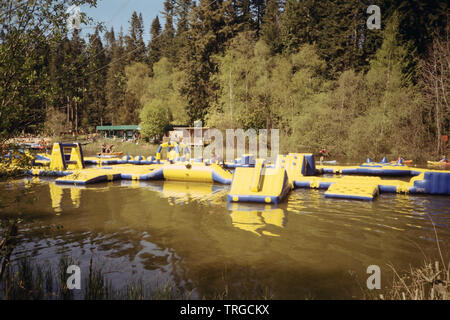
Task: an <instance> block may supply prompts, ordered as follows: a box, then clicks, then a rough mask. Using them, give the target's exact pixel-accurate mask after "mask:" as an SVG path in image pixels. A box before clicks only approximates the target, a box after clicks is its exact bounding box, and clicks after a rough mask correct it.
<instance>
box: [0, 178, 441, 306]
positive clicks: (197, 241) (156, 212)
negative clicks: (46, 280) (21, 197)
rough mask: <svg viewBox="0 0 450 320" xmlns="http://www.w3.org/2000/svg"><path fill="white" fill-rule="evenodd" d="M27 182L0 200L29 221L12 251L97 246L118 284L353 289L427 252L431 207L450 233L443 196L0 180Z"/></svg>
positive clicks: (216, 289)
mask: <svg viewBox="0 0 450 320" xmlns="http://www.w3.org/2000/svg"><path fill="white" fill-rule="evenodd" d="M30 184H31V185H32V189H33V191H32V194H33V199H34V201H24V202H19V203H17V204H15V205H13V206H6V207H3V208H1V209H0V217H5V216H13V215H14V214H15V213H17V212H20V213H21V216H22V218H23V219H24V221H25V222H24V224H23V225H22V227H21V229H22V233H21V239H20V240H21V242H20V245H19V246H18V247H17V249H16V251H15V256H14V258H15V259H19V258H20V257H25V256H26V257H32V258H34V259H35V261H47V260H48V261H50V262H52V261H57V260H58V259H59V257H60V255H62V254H69V255H71V256H73V257H75V259H77V261H79V262H80V266H81V268H82V270H86V268H87V267H88V264H89V260H90V258H91V257H93V259H94V260H95V261H98V263H99V264H100V265H101V266H102V267H103V268H104V271H105V272H106V273H107V274H108V276H109V278H110V279H111V281H112V284H113V285H115V286H123V285H125V284H126V283H127V281H129V280H130V279H132V280H139V279H143V280H145V281H146V282H148V283H150V284H151V283H155V284H156V283H158V282H161V281H171V282H173V283H174V284H175V285H176V286H177V287H178V288H181V289H183V290H186V291H189V292H192V295H191V296H192V297H193V298H202V297H205V296H206V297H216V298H220V297H221V296H226V297H228V298H261V297H271V298H275V299H279V298H285V299H305V298H325V299H327V298H334V299H336V298H352V297H355V298H360V297H361V294H362V290H361V286H362V285H364V284H365V280H366V278H367V276H368V275H367V274H366V268H367V267H368V266H369V265H373V264H375V265H379V266H380V267H381V270H382V273H383V272H386V273H388V272H389V268H388V267H387V264H388V263H392V264H394V265H396V266H398V267H399V268H407V267H408V265H409V264H418V263H421V261H422V260H423V258H424V255H423V253H424V254H426V255H434V253H435V251H436V250H435V248H436V239H435V234H434V229H433V226H432V223H431V221H430V219H432V221H433V222H434V224H435V226H436V230H437V232H438V234H439V240H440V244H441V247H442V248H443V250H447V249H448V241H449V240H450V228H449V226H450V206H449V201H448V197H439V196H436V197H431V196H409V195H384V194H383V195H381V196H380V197H379V198H378V199H377V200H375V201H373V202H360V201H348V200H335V199H326V198H324V197H323V192H321V191H317V190H295V191H293V192H292V193H291V194H290V196H289V198H288V200H287V201H286V202H285V203H283V204H282V205H279V206H269V205H255V204H240V203H239V204H227V202H226V193H227V192H228V187H227V186H219V185H213V184H204V183H184V182H170V181H165V182H164V181H156V182H139V181H120V182H114V183H105V184H99V185H95V186H92V187H74V186H59V185H56V184H55V183H54V182H53V181H52V180H42V179H36V178H35V179H30V180H28V179H27V180H20V181H15V182H13V183H4V184H1V185H0V189H1V192H2V193H3V194H9V195H11V196H13V195H14V193H15V192H18V190H19V189H20V188H30ZM422 252H423V253H422ZM447 252H448V250H447ZM382 279H385V280H382V281H383V283H382V284H383V285H388V277H387V276H386V277H385V278H382ZM225 292H226V294H225Z"/></svg>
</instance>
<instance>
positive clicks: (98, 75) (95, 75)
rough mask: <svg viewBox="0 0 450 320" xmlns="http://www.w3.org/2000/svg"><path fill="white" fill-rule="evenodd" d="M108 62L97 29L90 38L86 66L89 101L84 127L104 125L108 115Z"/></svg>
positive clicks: (92, 127)
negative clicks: (106, 92)
mask: <svg viewBox="0 0 450 320" xmlns="http://www.w3.org/2000/svg"><path fill="white" fill-rule="evenodd" d="M106 63H107V59H106V54H105V50H104V48H103V44H102V41H101V39H100V35H99V32H98V30H96V31H95V33H94V34H93V35H91V36H90V38H89V47H88V65H87V68H86V72H87V74H88V79H87V96H88V101H87V106H86V110H85V112H84V115H83V121H82V126H83V127H84V128H90V129H94V128H95V126H97V125H103V123H104V122H105V119H106V117H107V114H106V95H105V86H106V75H107V69H106V68H103V67H104V66H105V65H106ZM102 68H103V69H102Z"/></svg>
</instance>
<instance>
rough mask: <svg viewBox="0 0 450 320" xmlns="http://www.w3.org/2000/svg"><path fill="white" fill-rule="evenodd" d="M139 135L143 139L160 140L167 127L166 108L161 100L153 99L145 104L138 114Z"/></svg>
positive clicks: (167, 116)
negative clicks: (139, 120)
mask: <svg viewBox="0 0 450 320" xmlns="http://www.w3.org/2000/svg"><path fill="white" fill-rule="evenodd" d="M140 117H141V124H140V127H141V133H142V136H143V137H144V138H153V137H156V138H158V139H160V138H161V137H162V135H163V134H164V130H165V129H166V127H167V126H168V125H169V115H168V112H167V107H166V105H165V104H164V102H163V101H162V100H159V99H154V100H152V101H150V102H147V103H146V104H145V105H144V108H143V109H142V111H141V114H140Z"/></svg>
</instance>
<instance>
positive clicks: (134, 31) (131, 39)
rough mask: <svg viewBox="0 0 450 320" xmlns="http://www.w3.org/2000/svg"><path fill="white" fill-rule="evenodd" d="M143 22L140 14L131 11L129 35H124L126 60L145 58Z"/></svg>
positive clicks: (138, 60) (133, 60)
mask: <svg viewBox="0 0 450 320" xmlns="http://www.w3.org/2000/svg"><path fill="white" fill-rule="evenodd" d="M143 35H144V22H143V19H142V14H141V13H140V14H139V16H138V14H137V13H136V11H134V12H133V14H132V16H131V21H130V31H129V35H128V36H127V37H126V52H127V55H128V59H127V62H128V63H131V62H144V61H145V60H146V47H145V43H144V39H143Z"/></svg>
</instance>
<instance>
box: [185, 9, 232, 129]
mask: <svg viewBox="0 0 450 320" xmlns="http://www.w3.org/2000/svg"><path fill="white" fill-rule="evenodd" d="M237 30H238V24H237V21H236V14H235V11H234V8H233V7H232V5H231V2H228V1H226V2H223V1H216V2H210V1H209V0H201V1H200V3H199V6H197V7H195V8H194V9H193V14H192V20H191V21H190V29H189V31H188V39H189V42H188V44H187V49H188V50H186V51H185V52H184V55H183V57H182V59H181V63H182V69H183V71H184V73H185V76H186V78H185V79H184V84H183V85H182V88H181V90H182V91H181V92H182V94H183V95H184V96H185V97H186V99H187V101H188V107H187V110H186V111H187V113H188V116H189V118H190V120H191V122H193V121H195V120H203V119H204V117H205V115H206V113H207V111H208V107H209V105H210V102H211V101H212V100H214V99H215V97H216V95H215V91H216V90H217V87H218V85H217V83H214V81H212V75H213V74H214V73H215V72H216V70H217V65H216V62H215V61H213V59H212V56H213V55H215V54H218V53H221V52H223V51H224V47H225V43H226V42H227V41H228V40H229V39H231V38H232V37H233V36H234V35H235V33H236V32H237Z"/></svg>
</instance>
